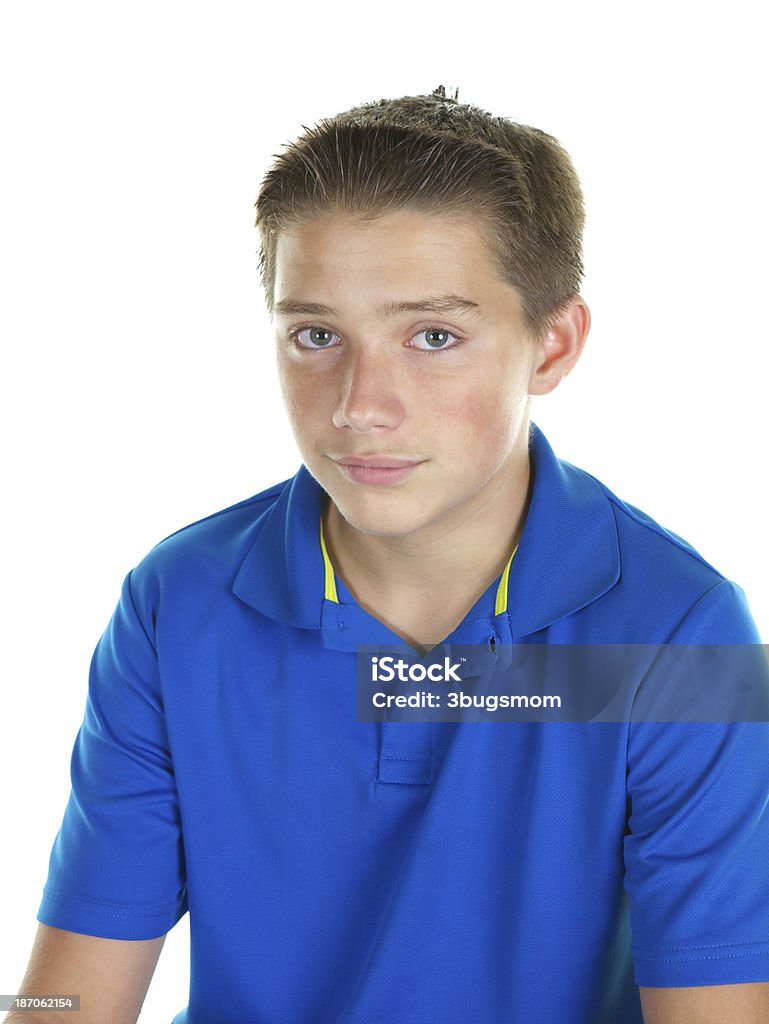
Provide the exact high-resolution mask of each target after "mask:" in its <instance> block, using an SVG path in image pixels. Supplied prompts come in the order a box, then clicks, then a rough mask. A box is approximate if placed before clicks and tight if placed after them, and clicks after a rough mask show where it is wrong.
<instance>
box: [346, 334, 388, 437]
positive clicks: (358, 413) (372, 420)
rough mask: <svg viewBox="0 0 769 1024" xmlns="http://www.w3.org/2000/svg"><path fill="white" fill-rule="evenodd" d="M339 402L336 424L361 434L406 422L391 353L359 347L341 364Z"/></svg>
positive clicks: (386, 428) (347, 355) (348, 354)
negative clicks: (390, 356)
mask: <svg viewBox="0 0 769 1024" xmlns="http://www.w3.org/2000/svg"><path fill="white" fill-rule="evenodd" d="M340 371H341V377H340V381H339V402H338V404H337V406H336V409H335V410H334V415H333V423H334V426H335V427H337V428H339V429H344V428H346V429H349V430H355V431H358V432H360V433H363V432H365V431H370V430H394V429H395V428H396V427H398V426H399V425H400V424H401V422H402V421H403V416H404V407H403V398H402V395H401V394H400V392H399V388H398V384H397V381H396V379H395V375H394V373H393V367H392V364H391V361H390V360H389V359H388V353H387V352H386V351H382V350H379V351H377V350H375V349H373V348H371V349H365V350H364V349H363V348H360V349H358V350H357V351H356V352H352V351H350V352H349V353H345V359H344V360H343V361H342V362H341V363H340Z"/></svg>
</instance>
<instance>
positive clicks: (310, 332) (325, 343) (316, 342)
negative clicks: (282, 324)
mask: <svg viewBox="0 0 769 1024" xmlns="http://www.w3.org/2000/svg"><path fill="white" fill-rule="evenodd" d="M289 337H291V338H293V339H294V341H295V342H296V344H297V345H298V347H299V348H307V349H319V348H335V347H336V346H337V345H339V344H340V343H341V340H342V339H341V338H340V337H339V335H338V334H334V332H333V331H328V330H326V328H325V327H298V328H297V329H296V330H294V331H289ZM335 338H336V341H334V339H335Z"/></svg>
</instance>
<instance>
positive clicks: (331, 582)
mask: <svg viewBox="0 0 769 1024" xmlns="http://www.w3.org/2000/svg"><path fill="white" fill-rule="evenodd" d="M320 550H321V551H322V552H323V573H324V580H325V588H324V594H323V596H324V597H325V599H326V600H327V601H333V602H334V604H339V597H338V596H337V592H336V580H335V579H334V567H333V565H332V564H331V559H330V558H329V557H328V551H327V550H326V541H325V539H324V537H323V517H322V516H321V519H320Z"/></svg>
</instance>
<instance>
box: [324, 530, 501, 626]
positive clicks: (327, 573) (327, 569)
mask: <svg viewBox="0 0 769 1024" xmlns="http://www.w3.org/2000/svg"><path fill="white" fill-rule="evenodd" d="M320 550H321V551H322V552H323V576H324V593H323V596H324V597H325V599H326V600H327V601H333V602H334V604H339V596H338V594H337V592H336V579H335V578H334V567H333V565H332V564H331V559H330V558H329V557H328V550H327V548H326V540H325V538H324V536H323V517H321V520H320ZM517 550H518V545H517V544H516V545H515V547H514V548H513V553H512V555H510V557H509V558H508V560H507V565H506V566H505V568H504V569H503V571H502V577H501V579H500V581H499V586H498V587H497V596H496V600H495V601H494V614H495V615H501V614H502V612H506V611H507V589H508V581H509V579H510V566H511V565H512V562H513V557H514V556H515V552H516V551H517Z"/></svg>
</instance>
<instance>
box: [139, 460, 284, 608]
mask: <svg viewBox="0 0 769 1024" xmlns="http://www.w3.org/2000/svg"><path fill="white" fill-rule="evenodd" d="M291 479H292V478H289V479H287V480H284V481H282V482H281V483H278V484H274V485H273V486H271V487H268V488H266V489H265V490H263V491H260V492H259V493H258V494H254V495H252V496H251V497H248V498H244V499H243V500H242V501H238V502H236V503H235V504H233V505H229V506H227V507H226V508H223V509H219V510H218V511H216V512H212V513H211V514H210V515H207V516H204V517H203V518H202V519H198V520H195V521H194V522H192V523H188V524H187V525H186V526H182V527H180V528H179V529H178V530H175V531H174V532H173V533H170V534H169V535H168V536H166V537H164V538H163V539H162V540H160V541H158V543H157V544H155V545H154V547H152V548H151V549H150V550H149V551H148V552H147V554H146V555H145V556H144V557H143V558H142V559H141V561H140V562H139V563H138V564H137V565H136V566H135V567H134V568H133V569H132V570H131V572H130V573H129V577H130V583H131V588H132V591H133V593H134V595H137V594H139V595H141V596H143V597H144V598H145V599H146V600H149V601H150V603H151V604H154V603H155V599H156V598H158V597H159V596H160V592H162V591H168V590H170V589H175V588H180V587H182V588H183V587H194V588H195V589H196V590H200V588H201V586H202V585H205V584H208V585H214V586H224V585H229V584H231V582H232V578H233V576H234V575H235V573H236V571H237V569H238V567H239V565H240V563H241V562H242V561H243V559H244V558H245V556H246V554H247V552H248V551H249V549H250V548H251V546H252V545H253V543H254V540H255V539H256V537H257V536H258V534H259V531H260V529H261V527H262V524H263V522H264V520H265V518H266V517H267V516H268V515H269V513H270V511H271V509H272V508H273V507H274V505H275V503H276V502H277V501H278V500H279V498H280V496H281V495H282V494H283V492H284V490H285V489H286V488H287V487H288V486H290V484H291Z"/></svg>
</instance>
